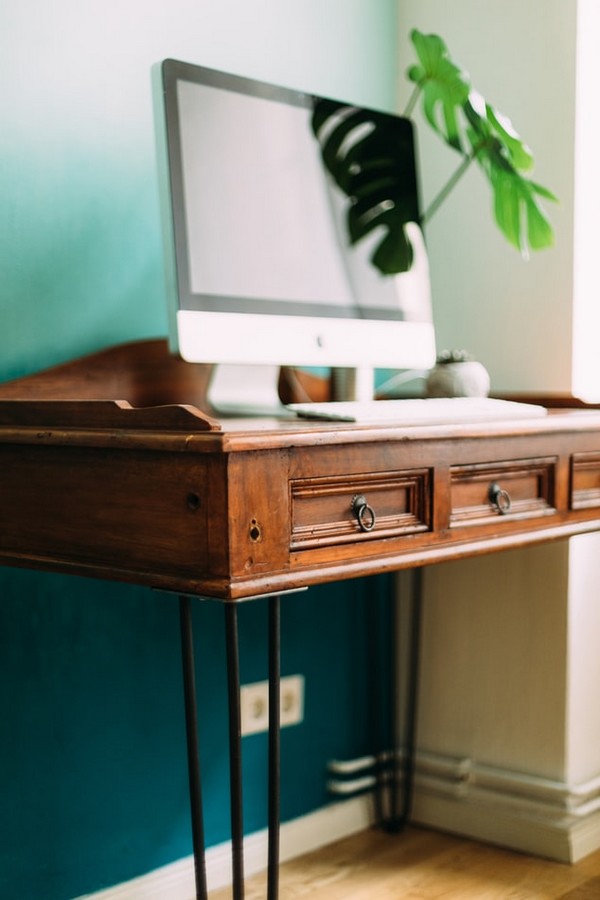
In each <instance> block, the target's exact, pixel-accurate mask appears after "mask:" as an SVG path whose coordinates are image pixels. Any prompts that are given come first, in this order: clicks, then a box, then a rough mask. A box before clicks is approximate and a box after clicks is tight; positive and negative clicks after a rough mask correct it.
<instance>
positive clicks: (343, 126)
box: [312, 100, 419, 275]
mask: <svg viewBox="0 0 600 900" xmlns="http://www.w3.org/2000/svg"><path fill="white" fill-rule="evenodd" d="M312 129H313V132H314V134H315V136H316V137H317V139H318V140H319V143H320V146H321V155H322V158H323V162H324V164H325V167H326V168H327V170H328V171H329V172H330V174H331V175H332V177H333V179H334V180H335V182H336V184H337V185H338V187H340V188H341V190H342V191H343V192H344V194H346V196H347V197H348V199H349V201H350V202H349V204H348V206H347V232H348V237H349V240H350V243H351V244H356V243H357V242H358V241H360V240H362V239H363V238H365V237H366V236H367V235H368V234H370V233H371V232H373V231H374V230H375V229H377V228H381V227H382V228H383V231H382V236H381V238H380V239H379V240H378V241H377V242H376V247H375V251H374V253H373V255H372V257H371V261H372V262H373V265H374V266H376V268H378V269H379V271H380V272H382V273H383V274H385V275H391V274H395V273H397V272H406V271H407V270H408V269H410V267H411V265H412V259H413V251H412V246H411V243H410V241H409V239H408V237H407V236H406V234H405V231H404V225H405V224H406V223H407V222H411V221H412V222H416V221H418V215H419V213H418V209H417V207H416V203H415V199H414V190H411V189H410V187H411V185H414V179H415V171H414V161H413V153H412V131H411V129H412V126H411V123H410V122H409V121H408V120H406V119H401V118H397V117H395V116H389V115H386V114H384V113H377V112H370V111H365V110H362V109H356V108H355V107H352V106H347V105H345V104H343V103H336V102H334V101H329V100H318V101H316V103H315V108H314V111H313V116H312Z"/></svg>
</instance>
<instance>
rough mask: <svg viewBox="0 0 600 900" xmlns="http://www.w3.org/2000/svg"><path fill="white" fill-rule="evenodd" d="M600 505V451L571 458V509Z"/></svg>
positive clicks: (577, 454) (578, 454) (575, 454)
mask: <svg viewBox="0 0 600 900" xmlns="http://www.w3.org/2000/svg"><path fill="white" fill-rule="evenodd" d="M594 507H600V453H574V454H573V456H572V458H571V509H593V508H594Z"/></svg>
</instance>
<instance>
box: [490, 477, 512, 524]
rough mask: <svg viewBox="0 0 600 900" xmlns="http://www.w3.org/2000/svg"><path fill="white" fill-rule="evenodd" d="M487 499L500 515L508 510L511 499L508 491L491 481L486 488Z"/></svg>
mask: <svg viewBox="0 0 600 900" xmlns="http://www.w3.org/2000/svg"><path fill="white" fill-rule="evenodd" d="M488 500H489V501H490V503H491V504H492V506H494V507H495V508H496V509H497V510H498V512H499V513H500V515H501V516H504V515H506V513H507V512H509V510H510V505H511V500H510V494H509V493H508V491H505V490H504V488H501V487H500V485H499V484H498V483H497V482H496V481H493V482H492V483H491V484H490V486H489V489H488Z"/></svg>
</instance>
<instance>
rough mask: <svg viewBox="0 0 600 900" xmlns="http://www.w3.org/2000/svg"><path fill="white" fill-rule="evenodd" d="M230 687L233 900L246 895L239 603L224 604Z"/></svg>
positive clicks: (228, 684) (239, 899)
mask: <svg viewBox="0 0 600 900" xmlns="http://www.w3.org/2000/svg"><path fill="white" fill-rule="evenodd" d="M225 633H226V642H227V687H228V697H229V779H230V804H231V864H232V872H233V900H243V898H244V822H243V808H242V729H241V715H240V663H239V646H238V625H237V604H236V603H225Z"/></svg>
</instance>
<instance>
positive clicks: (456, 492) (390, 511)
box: [0, 342, 600, 898]
mask: <svg viewBox="0 0 600 900" xmlns="http://www.w3.org/2000/svg"><path fill="white" fill-rule="evenodd" d="M205 386H206V372H205V370H204V369H203V368H202V367H193V366H188V365H186V364H185V363H181V362H180V361H178V360H175V359H172V358H171V357H170V356H169V355H168V353H167V350H166V345H165V344H164V343H163V342H143V343H140V344H136V345H130V346H127V347H122V348H116V349H114V350H111V351H107V352H105V353H101V354H97V355H96V356H94V357H90V358H88V359H86V360H82V361H79V362H75V363H71V364H67V365H65V366H61V367H58V368H57V369H55V370H53V371H51V372H48V373H42V374H40V375H36V376H31V377H29V378H25V379H21V380H20V381H17V382H13V383H11V384H6V385H3V386H2V387H1V388H0V461H1V462H0V497H1V501H2V502H1V503H0V523H1V527H0V563H2V564H5V565H14V566H24V567H35V568H41V569H46V570H53V571H61V572H69V573H73V574H79V575H88V576H92V577H97V578H108V579H118V580H121V581H126V582H135V583H139V584H143V585H148V586H151V587H154V588H158V589H162V590H168V591H174V592H177V593H178V594H179V595H180V597H181V601H180V604H181V605H180V610H181V622H182V645H183V651H184V673H185V690H186V701H187V706H186V709H187V715H188V753H189V759H190V783H191V791H192V816H193V832H194V852H195V857H196V861H197V885H198V887H197V890H198V896H199V897H202V896H206V893H205V891H206V888H205V884H204V883H203V872H202V869H203V852H204V851H203V835H202V824H201V797H200V784H199V773H198V766H197V757H198V752H197V751H198V748H197V744H196V738H195V733H196V722H195V714H196V713H195V687H194V683H193V656H192V635H191V619H190V616H189V598H190V595H191V596H203V597H213V598H217V599H219V600H222V601H224V602H225V608H226V627H227V639H228V661H229V676H230V704H231V718H230V722H231V733H232V743H231V755H232V760H233V761H232V815H233V820H234V824H233V846H234V895H235V896H236V897H241V896H243V866H242V855H241V838H242V834H241V832H242V823H241V780H240V779H241V774H240V760H239V755H240V741H239V669H238V663H237V622H236V612H235V610H236V607H237V602H236V601H240V600H245V599H248V598H252V597H257V596H264V595H268V594H269V595H275V597H276V596H277V595H278V594H279V593H280V592H283V591H288V590H297V589H301V588H304V587H307V586H310V585H313V584H317V583H324V582H327V581H334V580H336V581H337V580H340V579H345V578H352V577H356V576H360V575H368V574H375V573H381V572H387V571H393V570H398V569H402V568H409V567H410V568H415V567H421V566H423V565H426V564H427V563H432V562H439V561H441V560H446V559H453V558H457V557H463V556H467V555H475V554H479V553H489V552H491V551H495V550H501V549H506V548H509V547H518V546H524V545H526V544H530V543H533V542H540V541H548V540H553V539H558V538H565V537H568V536H571V535H575V534H579V533H582V532H586V531H593V530H597V529H600V412H595V411H589V410H572V409H571V410H552V411H551V412H549V414H548V415H547V416H545V417H543V418H532V419H527V420H522V421H518V422H517V421H515V422H498V423H485V424H480V425H469V426H466V425H465V426H460V427H456V426H428V427H413V428H401V427H396V426H392V425H385V426H359V425H350V424H348V425H346V424H323V423H321V424H308V423H303V422H299V421H297V420H295V419H292V418H290V419H281V420H279V419H235V420H233V419H232V420H227V421H217V420H216V419H214V418H211V417H210V416H207V415H205V414H204V413H202V412H200V411H199V409H198V408H196V406H195V405H194V404H195V403H196V402H197V400H198V397H201V396H202V395H203V391H204V389H205ZM357 498H362V499H358V500H357ZM278 623H279V607H278V601H277V600H273V603H272V613H271V626H270V627H271V645H270V646H271V673H270V674H271V684H272V694H271V697H272V700H273V701H274V700H275V698H277V697H278V688H279V638H278V628H279V624H278ZM271 708H272V709H273V710H274V715H273V720H272V728H271V738H270V741H271V755H272V765H271V772H272V775H271V778H270V792H271V814H270V825H271V826H272V827H271V828H270V831H271V832H272V835H271V847H270V863H269V865H270V888H269V891H270V893H269V897H270V898H274V897H276V895H277V886H276V881H277V878H276V868H277V858H278V844H277V841H278V838H277V834H278V818H277V815H278V813H277V807H278V754H279V747H278V724H279V723H278V717H277V710H278V703H277V702H272V703H271Z"/></svg>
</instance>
